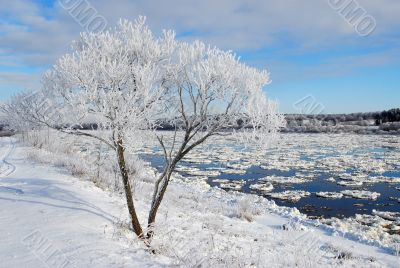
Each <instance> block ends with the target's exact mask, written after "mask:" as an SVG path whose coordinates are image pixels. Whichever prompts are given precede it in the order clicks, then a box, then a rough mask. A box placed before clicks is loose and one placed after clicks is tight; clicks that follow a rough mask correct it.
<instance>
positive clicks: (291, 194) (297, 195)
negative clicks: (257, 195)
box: [268, 191, 310, 202]
mask: <svg viewBox="0 0 400 268" xmlns="http://www.w3.org/2000/svg"><path fill="white" fill-rule="evenodd" d="M268 195H269V196H270V197H272V198H276V199H282V200H288V201H290V202H298V201H299V200H300V199H301V198H302V197H306V196H309V195H310V193H309V192H306V191H284V192H279V193H269V194H268Z"/></svg>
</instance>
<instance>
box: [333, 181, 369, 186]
mask: <svg viewBox="0 0 400 268" xmlns="http://www.w3.org/2000/svg"><path fill="white" fill-rule="evenodd" d="M337 184H338V185H341V186H350V187H357V186H362V185H363V182H362V181H338V182H337Z"/></svg>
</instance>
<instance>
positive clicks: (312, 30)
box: [0, 0, 400, 86]
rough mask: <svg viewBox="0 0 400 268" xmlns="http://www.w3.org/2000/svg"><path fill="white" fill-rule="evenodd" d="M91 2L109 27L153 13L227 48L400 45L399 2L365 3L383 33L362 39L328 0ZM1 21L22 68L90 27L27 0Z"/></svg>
mask: <svg viewBox="0 0 400 268" xmlns="http://www.w3.org/2000/svg"><path fill="white" fill-rule="evenodd" d="M56 2H57V1H56ZM89 2H90V4H91V5H92V6H94V7H95V8H96V9H97V11H98V13H99V14H101V15H103V16H104V17H105V18H106V19H107V20H108V22H109V23H110V25H109V26H114V25H115V24H116V22H117V21H118V20H119V18H127V19H132V20H133V19H135V18H136V17H137V16H138V15H146V16H147V17H148V23H149V24H150V26H151V27H152V29H153V30H154V31H155V32H160V31H161V30H162V29H164V28H172V29H175V30H176V31H177V32H178V34H179V33H187V32H191V33H193V35H190V36H187V37H184V38H185V39H194V38H198V39H202V40H203V41H205V42H208V43H211V44H212V45H217V46H219V47H222V48H224V49H233V50H240V51H242V52H243V51H250V52H251V51H254V50H257V49H263V48H271V47H273V48H281V49H282V50H284V51H285V53H286V55H296V54H307V53H313V52H315V51H318V50H320V51H329V50H332V49H337V48H339V47H344V48H346V46H349V47H360V48H366V47H368V48H369V47H379V46H382V45H385V44H393V45H394V46H397V47H398V45H399V44H400V37H399V34H398V33H397V30H396V29H397V28H398V27H399V26H400V17H399V16H398V14H400V2H399V1H398V0H380V1H367V0H358V3H359V4H360V5H361V6H363V7H364V8H365V9H366V10H367V11H368V13H369V14H371V15H372V16H374V17H375V18H376V21H377V28H376V31H375V32H374V33H373V34H372V35H371V36H369V37H365V38H360V37H359V36H357V34H356V33H355V31H354V29H353V28H352V27H351V26H350V25H349V24H348V23H347V22H346V21H344V20H343V18H342V17H340V16H339V15H338V14H337V13H336V12H335V11H334V10H333V9H332V8H331V7H330V6H329V4H328V0H307V1H306V0H287V1H280V0H247V1H243V0H218V1H215V0H203V1H194V0H193V1H189V0H169V1H162V0H136V1H135V0H133V1H128V0H120V1H109V0H96V1H94V0H89ZM0 22H1V24H0V37H1V39H0V61H1V64H2V65H3V66H11V65H12V64H15V63H12V60H10V59H16V61H17V62H18V64H19V65H21V64H24V65H25V66H27V67H34V68H37V67H40V68H43V67H44V66H49V65H51V64H53V63H54V61H55V60H56V59H57V58H58V57H59V56H60V55H62V54H63V53H65V52H66V51H67V50H68V48H69V45H70V43H71V41H72V40H74V39H76V38H78V36H79V32H80V31H83V30H84V29H82V27H81V26H80V25H79V24H78V23H77V22H76V21H74V19H73V18H72V17H71V16H70V15H69V14H68V12H67V11H66V10H64V9H63V8H62V7H61V6H60V5H59V4H55V6H54V8H53V9H47V10H45V11H44V10H43V8H41V7H40V6H39V4H37V3H35V2H34V1H26V0H25V1H24V0H13V1H7V0H0ZM377 53H378V56H379V57H378V56H372V57H370V58H369V60H368V64H372V65H373V64H374V61H375V60H376V64H380V61H379V59H380V58H385V57H386V58H387V56H388V55H391V53H393V51H391V52H388V53H386V54H385V53H384V52H381V51H378V52H377ZM382 53H383V54H384V55H381V54H382ZM365 57H369V55H366V56H365ZM362 58H363V57H362ZM357 60H359V59H357ZM344 61H345V59H338V62H339V63H338V62H329V61H325V62H321V63H320V65H322V66H325V65H326V66H327V65H329V64H331V65H332V66H333V67H325V68H327V69H326V70H327V71H331V70H330V69H329V68H335V66H338V64H342V63H343V62H344ZM261 62H262V63H261ZM253 63H256V64H257V65H259V66H265V65H268V64H277V66H278V67H275V68H274V69H282V70H283V69H284V68H286V67H290V66H293V67H292V68H297V67H298V65H297V63H294V62H291V61H290V60H288V61H287V62H285V61H282V62H279V61H278V62H277V57H276V56H275V55H271V56H268V58H262V59H254V61H253ZM359 63H362V60H361V61H359ZM356 65H357V64H354V66H356ZM358 65H359V64H358ZM279 66H282V67H279ZM319 67H320V66H319V65H318V64H316V65H315V66H313V67H311V70H312V69H313V68H314V69H317V70H319ZM0 71H1V70H0ZM281 73H283V72H281ZM1 74H2V77H3V79H2V80H1V81H0V86H2V85H3V86H4V83H5V78H7V79H10V81H8V82H7V83H11V84H12V82H11V80H12V79H14V84H19V85H25V81H23V80H21V79H19V78H20V77H19V78H18V75H17V73H16V75H15V76H10V75H9V74H8V75H5V73H1ZM272 75H274V74H272ZM279 75H281V74H279V73H278V76H279ZM29 76H35V75H34V74H32V75H29ZM37 80H38V79H37Z"/></svg>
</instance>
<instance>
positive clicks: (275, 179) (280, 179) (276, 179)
mask: <svg viewBox="0 0 400 268" xmlns="http://www.w3.org/2000/svg"><path fill="white" fill-rule="evenodd" d="M259 180H260V181H266V182H271V183H276V184H296V183H305V182H307V181H309V180H308V179H306V178H300V177H284V176H267V177H264V178H261V179H259Z"/></svg>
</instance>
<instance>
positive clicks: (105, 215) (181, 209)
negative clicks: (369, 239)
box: [0, 138, 400, 267]
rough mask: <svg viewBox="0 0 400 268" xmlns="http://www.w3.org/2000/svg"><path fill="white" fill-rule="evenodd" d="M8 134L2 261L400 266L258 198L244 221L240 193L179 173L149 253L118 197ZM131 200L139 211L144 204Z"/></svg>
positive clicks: (1, 184) (2, 151) (379, 251)
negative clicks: (34, 154)
mask: <svg viewBox="0 0 400 268" xmlns="http://www.w3.org/2000/svg"><path fill="white" fill-rule="evenodd" d="M14 144H15V141H14V140H12V139H10V138H1V139H0V145H1V147H0V157H1V158H0V160H1V161H0V165H1V166H0V172H1V174H0V234H1V236H0V260H1V262H0V267H165V266H174V267H176V266H178V267H180V266H186V267H192V266H195V265H199V264H202V265H203V267H209V266H213V267H215V266H219V267H226V266H229V267H238V266H240V267H249V266H252V267H284V266H286V267H292V266H296V265H297V266H300V267H321V266H331V267H336V266H341V267H351V266H353V267H400V260H399V257H398V256H394V255H391V254H389V252H388V251H386V250H385V249H383V248H378V247H373V246H370V245H365V244H361V243H359V242H356V241H352V240H348V239H346V238H343V237H341V236H338V235H336V236H335V235H332V234H331V232H330V231H328V230H326V229H324V228H317V227H313V226H311V225H310V224H307V223H305V222H302V220H301V215H300V216H299V217H293V213H290V211H289V210H285V209H282V210H281V213H280V215H278V214H276V213H273V212H269V211H279V208H276V207H274V208H273V209H271V210H268V209H266V208H265V204H264V203H262V202H261V203H259V205H258V206H256V208H257V209H258V212H257V213H254V214H255V215H256V214H257V215H258V216H254V221H253V222H248V221H246V220H244V219H242V218H241V217H240V215H239V216H238V214H240V213H238V210H240V209H238V208H240V207H241V206H242V207H243V206H244V207H245V206H247V205H248V204H247V205H246V204H245V203H244V204H242V203H240V202H238V201H237V200H238V199H239V200H241V198H242V195H235V194H229V193H226V192H224V191H222V190H219V189H210V190H207V191H206V190H201V189H198V188H195V187H194V186H192V185H188V184H184V183H179V182H174V183H172V184H171V187H170V189H169V192H168V194H167V196H166V200H165V203H164V204H163V206H162V207H161V209H160V214H159V217H158V219H157V222H158V224H159V225H158V226H157V229H156V238H155V240H154V246H155V247H156V248H157V250H158V252H160V254H158V255H157V256H152V255H150V254H148V253H147V252H146V251H145V250H144V249H143V246H142V245H141V244H140V243H139V242H137V241H136V240H135V239H134V237H133V236H132V235H131V233H130V232H129V231H128V230H127V228H125V227H124V226H126V219H127V215H126V212H125V211H126V209H125V206H124V200H123V199H122V198H121V197H119V196H118V195H116V194H112V193H108V192H106V191H103V190H101V189H99V188H97V187H96V186H94V184H93V183H91V182H89V181H84V180H82V179H77V178H74V177H72V176H71V175H69V174H68V172H66V171H63V170H60V169H57V168H54V167H50V166H46V165H39V164H37V163H34V162H32V161H30V160H27V158H26V154H27V151H28V150H30V149H28V148H25V147H22V146H15V145H14ZM145 188H146V186H142V188H141V191H142V192H146V189H145ZM252 198H253V199H248V200H254V204H258V201H257V200H259V199H258V197H252ZM246 200H247V199H246ZM232 204H233V205H232ZM221 207H222V208H223V209H222V211H223V212H224V213H220V210H218V208H221ZM229 207H232V208H236V211H235V210H232V211H230V210H229V209H228V208H229ZM138 208H139V209H140V210H141V211H139V216H140V218H142V219H143V218H144V215H145V210H146V209H145V208H146V206H145V205H144V204H143V203H141V202H138ZM242 210H244V209H242ZM253 212H254V211H253ZM286 212H287V216H285V213H286ZM211 260H212V261H211ZM217 264H218V265H217Z"/></svg>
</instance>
